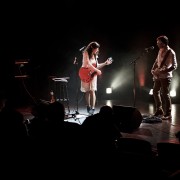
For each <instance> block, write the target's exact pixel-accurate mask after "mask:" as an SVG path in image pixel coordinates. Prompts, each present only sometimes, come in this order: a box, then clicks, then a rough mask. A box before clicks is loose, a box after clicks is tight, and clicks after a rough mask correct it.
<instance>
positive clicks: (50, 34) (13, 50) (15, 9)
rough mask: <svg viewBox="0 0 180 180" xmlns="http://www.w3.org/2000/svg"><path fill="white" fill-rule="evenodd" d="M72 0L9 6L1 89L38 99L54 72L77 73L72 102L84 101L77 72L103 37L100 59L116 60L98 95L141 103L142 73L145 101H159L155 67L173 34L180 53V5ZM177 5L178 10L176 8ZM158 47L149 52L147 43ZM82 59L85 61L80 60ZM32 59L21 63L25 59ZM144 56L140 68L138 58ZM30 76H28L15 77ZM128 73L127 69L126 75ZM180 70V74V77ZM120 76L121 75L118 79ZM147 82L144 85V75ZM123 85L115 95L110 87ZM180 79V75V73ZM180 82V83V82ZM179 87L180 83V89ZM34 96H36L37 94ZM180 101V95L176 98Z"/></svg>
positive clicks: (10, 94) (0, 64)
mask: <svg viewBox="0 0 180 180" xmlns="http://www.w3.org/2000/svg"><path fill="white" fill-rule="evenodd" d="M121 3H122V2H113V1H111V2H104V3H102V2H98V1H87V2H71V1H69V0H66V1H65V2H63V1H61V2H58V3H54V4H53V2H51V4H50V3H49V2H47V3H44V2H43V3H40V2H39V3H37V2H36V3H30V2H29V3H27V2H26V4H24V3H22V2H19V3H18V2H16V3H13V4H4V5H2V11H1V41H0V43H1V53H0V56H1V57H0V59H1V61H0V82H1V91H2V92H5V93H6V95H7V96H8V97H10V98H12V99H13V100H14V101H15V102H16V103H20V102H23V103H24V101H26V102H27V101H28V100H29V99H31V96H32V97H34V98H36V99H44V100H49V99H50V95H49V92H50V90H51V86H52V80H51V78H50V77H51V76H57V77H69V78H70V79H69V80H68V93H69V99H70V103H72V104H75V103H76V100H77V98H78V99H79V101H81V99H82V96H83V95H82V93H81V92H79V88H80V81H79V78H78V76H77V71H78V69H79V67H80V66H81V58H82V56H81V52H80V51H79V49H80V48H81V47H83V46H85V45H87V44H88V43H89V42H90V41H94V40H95V41H97V42H99V43H100V45H101V47H100V56H99V62H103V61H105V60H106V59H107V58H108V57H110V56H111V57H113V60H114V61H113V63H112V64H111V65H110V66H107V67H105V68H104V69H102V72H103V74H102V76H101V77H99V79H98V91H97V98H98V100H99V99H109V98H110V99H116V100H118V99H130V100H132V101H133V98H134V95H133V89H134V78H135V81H136V87H135V88H136V90H137V94H136V96H137V99H140V98H142V99H143V100H146V101H148V100H152V99H151V98H150V97H149V95H148V91H149V89H151V88H152V85H153V81H152V76H151V74H150V69H151V67H152V64H153V62H154V60H155V58H156V55H157V51H158V48H157V46H156V38H157V36H159V35H162V34H165V35H167V36H168V38H169V41H170V44H169V45H170V47H172V48H173V49H174V50H175V52H176V55H177V60H178V64H179V57H180V24H179V19H178V17H179V16H178V11H176V9H177V5H175V4H166V5H164V4H160V5H157V3H154V2H152V1H151V2H144V3H142V2H139V3H138V2H134V3H132V2H131V3H130V2H123V3H122V4H121ZM170 10H171V13H170ZM150 46H154V47H155V48H154V50H153V51H151V52H149V53H146V54H143V55H142V53H143V52H144V49H145V48H147V47H150ZM75 58H77V62H78V64H77V65H75V64H74V59H75ZM21 59H22V60H28V64H24V65H22V66H19V65H16V64H15V61H17V60H21ZM136 59H137V61H136V62H137V63H136V66H135V71H136V72H135V73H134V64H133V63H131V62H132V61H134V60H136ZM20 71H21V73H23V74H28V78H25V79H19V78H15V77H14V76H16V75H19V74H20ZM121 72H126V74H125V73H124V74H123V75H122V77H120V73H121ZM179 75H180V74H179V70H178V69H177V70H176V76H177V77H179ZM118 77H119V79H118ZM140 77H142V78H143V82H144V85H143V86H141V82H140V81H141V80H140V79H141V78H140ZM115 78H116V79H117V80H116V82H115V84H121V82H123V84H122V86H118V87H117V88H116V89H114V91H113V94H112V95H111V96H109V97H107V95H106V94H105V89H106V87H108V86H110V85H111V82H112V81H113V80H114V79H115ZM177 79H178V81H179V78H177ZM178 81H177V84H178V85H179V82H178ZM178 92H179V87H177V93H178ZM30 101H31V100H30ZM173 101H174V102H177V103H179V102H180V97H179V94H177V97H176V98H175V99H173Z"/></svg>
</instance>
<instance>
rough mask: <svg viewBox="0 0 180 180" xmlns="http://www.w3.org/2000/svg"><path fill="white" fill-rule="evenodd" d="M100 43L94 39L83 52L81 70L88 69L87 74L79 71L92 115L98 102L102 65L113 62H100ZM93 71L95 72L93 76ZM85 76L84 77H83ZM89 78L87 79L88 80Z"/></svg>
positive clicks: (82, 87) (82, 88) (88, 109)
mask: <svg viewBox="0 0 180 180" xmlns="http://www.w3.org/2000/svg"><path fill="white" fill-rule="evenodd" d="M99 47H100V44H99V43H97V42H95V41H92V42H90V43H89V44H88V45H87V46H86V48H85V49H84V50H83V52H82V55H83V57H82V66H81V68H80V70H82V71H83V73H84V72H86V71H87V75H86V74H85V73H84V74H82V71H79V75H80V78H81V88H80V89H81V91H82V92H84V93H85V101H86V106H87V112H88V113H89V114H90V115H93V114H94V112H95V104H96V93H95V91H97V75H101V74H102V72H101V70H100V67H102V66H105V65H109V64H110V63H111V62H110V61H109V60H106V61H105V62H104V63H98V60H97V58H98V54H99ZM92 73H93V74H94V76H93V77H91V75H92ZM82 76H84V77H82ZM86 79H87V81H86Z"/></svg>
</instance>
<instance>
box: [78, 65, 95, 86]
mask: <svg viewBox="0 0 180 180" xmlns="http://www.w3.org/2000/svg"><path fill="white" fill-rule="evenodd" d="M94 75H95V73H93V72H92V71H91V70H90V69H89V68H85V67H81V68H80V69H79V77H80V79H81V80H82V81H83V82H85V83H89V82H91V80H92V79H93V77H94Z"/></svg>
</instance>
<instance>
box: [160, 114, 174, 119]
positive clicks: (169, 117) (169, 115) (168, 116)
mask: <svg viewBox="0 0 180 180" xmlns="http://www.w3.org/2000/svg"><path fill="white" fill-rule="evenodd" d="M171 118H172V116H171V114H165V115H164V116H163V117H162V120H168V119H171Z"/></svg>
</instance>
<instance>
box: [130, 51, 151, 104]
mask: <svg viewBox="0 0 180 180" xmlns="http://www.w3.org/2000/svg"><path fill="white" fill-rule="evenodd" d="M145 53H148V50H145V51H143V52H142V53H141V55H140V56H138V57H137V58H135V59H134V60H133V61H131V63H130V64H133V76H134V79H133V97H134V100H133V107H135V106H136V78H135V75H136V61H137V60H138V59H140V58H141V57H143V55H144V54H145Z"/></svg>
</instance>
